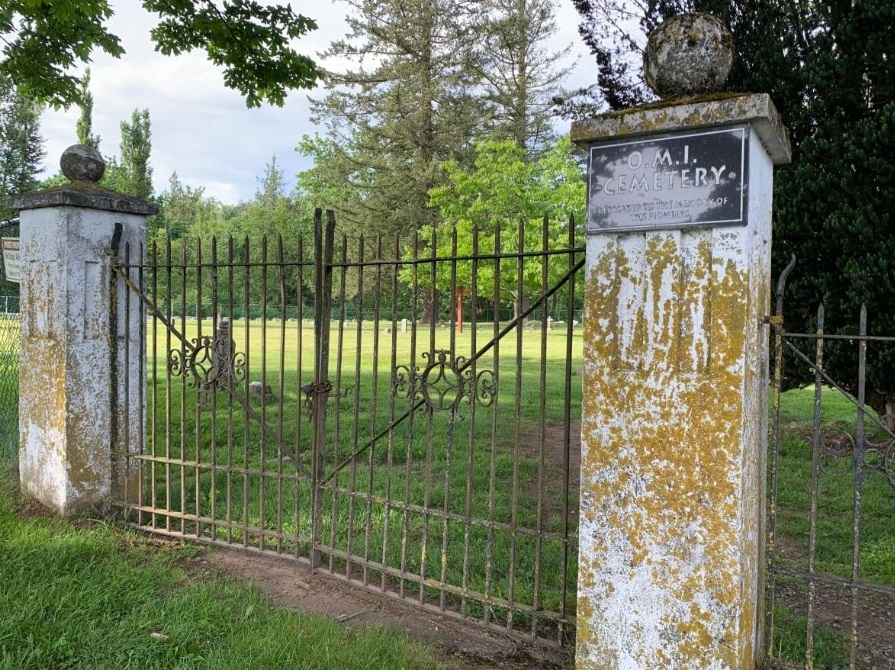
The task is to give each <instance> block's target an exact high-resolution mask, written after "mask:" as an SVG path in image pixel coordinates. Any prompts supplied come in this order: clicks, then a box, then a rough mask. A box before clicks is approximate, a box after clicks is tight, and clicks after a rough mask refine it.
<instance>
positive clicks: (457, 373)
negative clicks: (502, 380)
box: [392, 349, 497, 413]
mask: <svg viewBox="0 0 895 670" xmlns="http://www.w3.org/2000/svg"><path fill="white" fill-rule="evenodd" d="M423 358H424V359H426V360H427V361H428V363H427V364H426V365H425V366H424V367H415V368H409V367H407V366H406V365H399V366H398V367H397V368H395V370H394V372H393V373H392V393H394V395H395V397H397V398H409V399H412V400H420V401H422V402H423V403H424V405H425V406H426V407H427V408H428V409H429V410H430V411H434V410H447V411H450V412H452V413H454V412H456V410H457V408H458V407H459V405H460V403H461V402H462V401H464V400H465V401H466V402H468V403H470V404H471V403H473V402H477V403H478V404H479V405H481V406H483V407H489V406H491V405H492V404H493V403H494V400H495V398H496V396H497V383H496V381H495V379H494V373H493V372H492V371H491V370H482V371H480V372H478V373H476V374H475V375H473V370H472V365H471V364H470V362H469V360H468V359H466V358H464V357H463V356H457V357H456V358H454V357H453V355H452V354H451V352H450V351H447V350H446V349H435V350H434V351H431V352H425V353H423Z"/></svg>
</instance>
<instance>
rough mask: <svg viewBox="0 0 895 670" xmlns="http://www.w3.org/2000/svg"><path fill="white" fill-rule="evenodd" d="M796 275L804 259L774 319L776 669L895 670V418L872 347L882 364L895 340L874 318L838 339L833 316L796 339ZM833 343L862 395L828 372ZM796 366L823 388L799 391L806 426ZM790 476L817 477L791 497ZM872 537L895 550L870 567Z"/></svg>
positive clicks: (772, 660) (772, 618) (771, 529)
mask: <svg viewBox="0 0 895 670" xmlns="http://www.w3.org/2000/svg"><path fill="white" fill-rule="evenodd" d="M794 265H795V258H793V261H792V262H791V263H790V265H789V267H787V268H786V270H785V271H784V273H783V274H782V275H781V277H780V281H779V284H778V287H777V307H776V315H775V316H773V317H770V318H769V319H768V323H769V324H770V325H771V337H772V346H773V351H774V354H775V356H774V375H773V389H772V393H773V403H772V417H771V419H772V426H771V444H770V453H769V457H770V458H769V478H768V484H769V486H768V488H769V500H768V502H769V506H768V524H767V525H768V533H767V561H768V562H767V567H768V570H767V575H768V579H767V594H766V620H765V659H764V660H765V666H766V667H768V668H805V669H807V670H812V669H814V668H818V669H820V668H830V669H833V668H836V669H838V668H850V669H852V670H854V669H855V668H877V669H879V670H893V669H895V627H893V626H892V625H891V624H892V619H891V615H892V612H893V611H895V540H893V538H895V521H893V511H895V431H893V426H895V417H893V416H891V415H885V416H880V415H877V413H876V412H874V411H873V409H871V407H870V405H869V404H868V402H867V392H868V390H869V389H868V375H867V363H868V360H870V359H869V358H868V357H869V356H871V355H873V354H872V352H871V351H870V350H869V347H874V348H876V349H877V355H879V349H881V348H885V347H893V346H895V337H888V336H879V335H876V336H872V335H869V334H868V326H867V323H868V319H867V310H866V308H862V309H861V313H860V315H859V316H858V319H857V321H858V323H857V324H856V326H857V327H856V328H855V329H854V333H853V334H848V335H842V334H830V333H826V332H824V321H825V313H824V306H823V305H821V306H820V307H819V309H818V311H817V314H816V318H815V323H816V326H817V327H816V331H815V332H813V333H790V332H787V331H786V329H785V327H784V321H783V317H782V315H783V313H784V312H783V295H784V289H785V284H786V279H787V276H788V275H789V273H790V272H791V271H792V269H793V267H794ZM831 343H832V344H838V345H841V346H847V347H854V351H856V354H857V355H856V359H857V364H856V369H857V377H856V379H857V383H856V385H855V388H854V389H853V393H849V392H847V391H846V390H845V389H844V388H843V387H842V386H841V385H840V384H838V383H837V382H836V380H835V379H833V378H832V377H831V376H830V375H829V374H828V372H827V371H826V368H825V354H826V353H827V352H826V348H828V347H829V346H830V344H831ZM812 350H813V351H812ZM787 360H788V361H789V364H790V365H793V364H795V365H799V366H804V367H805V369H807V370H810V371H811V373H812V374H813V376H814V383H813V385H811V386H809V387H806V388H804V389H800V390H794V391H790V393H805V392H808V393H810V394H811V399H812V402H813V419H812V420H811V421H810V423H809V425H806V426H803V425H800V424H798V423H797V422H794V421H793V420H792V419H787V418H786V417H785V416H784V415H783V413H782V409H781V404H782V403H781V397H782V395H783V391H784V388H783V379H784V370H785V361H787ZM831 406H832V407H833V408H834V409H833V410H830V409H829V408H830V407H831ZM837 407H838V409H835V408H837ZM843 407H844V408H845V409H843ZM831 411H835V412H836V414H835V415H833V416H832V417H831V414H830V412H831ZM787 468H791V469H799V471H800V472H801V470H802V469H804V470H807V471H808V472H807V473H806V474H805V475H804V476H803V477H802V483H800V485H799V486H793V485H792V483H791V481H792V475H790V478H789V480H788V481H790V485H789V486H788V487H784V486H782V485H781V479H782V478H783V476H784V473H785V470H786V469H787ZM804 525H807V528H803V526H804ZM868 536H873V537H871V538H870V541H871V543H872V545H873V544H879V543H880V542H883V543H885V541H886V539H885V538H888V542H889V544H888V546H885V544H883V545H882V546H881V547H878V548H876V550H875V552H874V553H873V554H872V555H870V556H868V551H867V549H868V547H867V543H868ZM862 545H863V547H862ZM862 549H863V550H864V551H862ZM880 551H881V552H882V554H880ZM886 556H887V557H886ZM869 559H872V562H871V560H869Z"/></svg>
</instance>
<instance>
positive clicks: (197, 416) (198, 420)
mask: <svg viewBox="0 0 895 670" xmlns="http://www.w3.org/2000/svg"><path fill="white" fill-rule="evenodd" d="M202 312H203V305H202V238H196V328H197V332H196V342H197V343H198V344H199V346H201V344H202V317H203V316H204V315H203V313H202ZM212 337H214V333H212ZM203 391H205V389H203V388H202V387H201V385H200V386H199V388H198V389H197V390H196V403H195V407H194V409H195V411H194V412H193V420H194V421H195V425H194V427H193V431H194V436H193V437H194V440H193V445H194V458H195V463H194V464H193V479H194V485H195V487H196V490H195V492H194V496H193V506H194V510H195V514H196V527H195V533H196V537H201V536H202V528H201V526H202V524H200V523H199V518H200V517H201V515H202V511H201V509H200V508H201V504H202V472H201V468H200V467H199V464H200V463H201V462H202V453H201V450H202V430H201V426H202V409H201V405H202V395H203Z"/></svg>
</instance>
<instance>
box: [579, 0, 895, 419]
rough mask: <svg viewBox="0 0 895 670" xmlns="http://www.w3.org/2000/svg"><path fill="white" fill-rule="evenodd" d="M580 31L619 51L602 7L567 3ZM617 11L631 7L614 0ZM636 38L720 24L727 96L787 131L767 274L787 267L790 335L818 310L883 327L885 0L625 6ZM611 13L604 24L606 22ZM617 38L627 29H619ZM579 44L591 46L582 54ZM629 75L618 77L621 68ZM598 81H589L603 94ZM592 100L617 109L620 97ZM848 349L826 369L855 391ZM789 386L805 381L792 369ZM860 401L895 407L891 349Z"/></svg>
mask: <svg viewBox="0 0 895 670" xmlns="http://www.w3.org/2000/svg"><path fill="white" fill-rule="evenodd" d="M575 4H576V7H577V8H578V10H579V12H581V13H582V17H583V22H582V26H581V30H582V32H583V33H585V34H587V33H590V34H592V35H593V36H594V42H593V43H594V44H595V45H597V46H599V45H601V44H605V43H604V41H603V38H602V37H601V34H599V33H597V32H594V26H595V25H596V23H595V22H599V21H603V25H604V26H608V27H609V29H610V31H611V32H613V34H614V35H615V36H616V38H617V43H619V44H623V45H624V44H627V45H628V47H629V48H628V50H627V53H632V52H633V51H634V50H636V48H637V46H638V44H639V41H638V38H637V37H636V36H634V35H630V34H626V30H625V26H624V25H622V23H621V21H620V19H621V18H623V17H622V15H621V14H617V13H615V14H613V13H614V12H617V10H618V8H617V7H616V3H615V2H614V0H575ZM627 6H628V7H630V6H631V5H627ZM636 6H637V9H638V14H637V17H638V19H639V23H640V26H641V28H642V30H643V31H646V30H649V29H650V28H651V27H652V26H654V25H657V24H658V23H659V22H660V21H661V20H662V19H664V18H665V17H667V16H669V15H671V14H675V13H680V12H682V11H706V12H709V13H712V14H714V15H715V16H718V17H719V18H721V19H722V20H723V21H725V22H726V23H727V24H728V25H729V26H730V28H731V30H732V32H733V37H734V44H735V46H736V58H735V60H734V67H733V69H732V71H731V75H730V78H729V81H728V85H727V89H728V90H731V91H761V92H768V93H770V94H771V97H772V99H773V100H774V103H775V105H776V106H777V108H778V109H779V110H780V112H781V115H782V117H783V120H784V122H785V123H786V124H787V125H788V126H789V127H790V129H791V139H792V143H793V162H792V165H790V166H788V167H784V168H780V169H778V170H777V175H776V178H775V186H774V191H775V193H774V203H775V237H776V239H775V247H774V268H775V271H776V272H779V271H780V270H781V269H782V268H783V266H784V265H785V263H786V262H788V260H789V257H790V255H791V254H795V255H796V257H797V259H798V265H797V268H798V270H797V271H796V273H795V274H794V275H793V276H792V278H791V279H790V282H789V286H788V289H787V302H786V304H787V312H786V314H785V322H786V325H787V329H788V330H790V331H791V332H800V331H801V332H804V330H806V329H809V330H810V329H811V328H812V327H813V318H814V317H813V315H814V314H815V313H816V310H817V307H818V305H819V304H820V303H821V302H823V303H824V304H825V306H826V324H825V330H826V332H828V333H854V332H856V329H857V321H858V312H859V310H860V306H861V304H866V305H867V307H868V318H869V328H870V332H871V333H877V334H884V335H891V334H892V333H895V312H893V310H892V309H891V306H892V303H893V298H895V282H893V277H895V218H893V216H892V211H891V207H890V206H889V204H888V203H891V202H893V201H895V154H893V152H892V147H893V146H895V99H893V91H895V54H893V50H895V42H893V40H892V34H893V33H895V4H893V3H891V2H878V1H876V0H831V1H829V2H823V3H818V2H814V1H813V0H649V2H645V3H639V4H637V5H636ZM612 15H614V16H615V20H616V21H615V24H611V23H607V21H606V17H607V16H610V18H611V16H612ZM627 32H629V31H627ZM592 49H593V47H592ZM607 53H608V55H609V61H607V62H605V63H603V64H602V65H600V59H599V55H598V58H597V60H598V65H599V66H600V68H601V69H600V72H601V74H602V73H603V72H609V73H610V75H611V73H613V72H614V73H616V74H618V73H622V74H624V72H623V68H622V67H621V66H620V65H618V63H620V62H621V61H623V60H624V58H625V53H626V52H625V50H624V49H622V50H620V51H619V52H618V53H615V52H612V51H610V52H607ZM629 73H630V71H629ZM612 81H613V80H612V79H611V76H610V77H609V78H608V79H607V80H606V81H604V82H603V84H601V88H604V87H605V86H608V85H609V84H610V83H611V82H612ZM616 81H617V82H618V85H619V86H620V89H619V90H622V89H624V88H625V87H628V86H630V87H631V89H630V90H631V91H632V92H631V93H630V96H629V98H628V99H627V101H629V102H630V101H637V100H640V99H645V97H646V94H645V93H644V92H642V91H643V89H642V87H641V86H640V84H639V82H637V81H635V78H633V77H629V78H625V77H622V76H621V75H619V77H618V78H617V79H616ZM603 99H604V100H605V101H606V102H609V103H610V104H611V105H615V104H621V103H624V102H625V100H623V99H622V94H621V93H619V95H618V96H617V97H616V98H615V99H613V98H611V97H610V93H609V92H604V93H603ZM855 357H856V353H855V350H854V347H850V346H845V345H841V344H833V345H832V346H829V347H828V349H827V351H826V352H825V365H826V369H827V371H828V372H829V373H830V374H831V375H832V376H833V377H834V378H835V379H836V380H837V381H839V382H840V383H841V384H843V385H844V386H845V388H846V389H848V390H854V389H855V388H856V386H857V365H856V362H855ZM790 371H791V373H792V374H793V377H792V379H791V380H790V381H791V383H800V382H807V381H808V379H807V378H806V377H805V373H806V370H805V368H804V366H799V367H792V368H791V370H790ZM868 382H869V385H870V387H871V393H870V394H869V396H868V400H869V401H870V402H871V404H872V406H873V407H874V409H876V410H877V411H878V412H881V413H883V412H886V411H887V409H888V410H891V409H892V408H893V407H895V351H890V350H885V351H879V352H876V353H875V355H874V357H873V358H872V360H871V361H870V362H869V366H868Z"/></svg>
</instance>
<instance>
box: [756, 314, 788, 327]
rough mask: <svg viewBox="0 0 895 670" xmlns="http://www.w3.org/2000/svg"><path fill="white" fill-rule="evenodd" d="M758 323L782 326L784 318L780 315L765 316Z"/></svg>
mask: <svg viewBox="0 0 895 670" xmlns="http://www.w3.org/2000/svg"><path fill="white" fill-rule="evenodd" d="M758 322H759V323H763V324H766V325H771V326H782V325H783V317H782V316H781V315H779V314H775V315H774V316H763V317H761V318H760V319H759V320H758Z"/></svg>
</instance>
